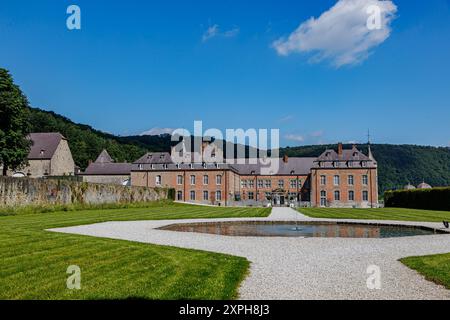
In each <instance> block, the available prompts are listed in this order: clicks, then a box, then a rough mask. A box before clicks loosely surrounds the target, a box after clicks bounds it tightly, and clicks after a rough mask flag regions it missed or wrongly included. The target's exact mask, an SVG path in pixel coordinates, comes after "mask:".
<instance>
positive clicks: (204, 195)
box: [203, 191, 209, 201]
mask: <svg viewBox="0 0 450 320" xmlns="http://www.w3.org/2000/svg"><path fill="white" fill-rule="evenodd" d="M203 200H204V201H208V200H209V192H208V191H203Z"/></svg>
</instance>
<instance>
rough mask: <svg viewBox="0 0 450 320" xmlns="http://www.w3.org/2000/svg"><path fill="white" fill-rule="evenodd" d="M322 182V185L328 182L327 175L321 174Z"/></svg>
mask: <svg viewBox="0 0 450 320" xmlns="http://www.w3.org/2000/svg"><path fill="white" fill-rule="evenodd" d="M320 184H321V185H322V186H324V185H326V184H327V177H326V176H320Z"/></svg>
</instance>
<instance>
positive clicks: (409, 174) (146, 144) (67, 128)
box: [31, 108, 450, 192]
mask: <svg viewBox="0 0 450 320" xmlns="http://www.w3.org/2000/svg"><path fill="white" fill-rule="evenodd" d="M31 122H32V131H33V132H51V131H58V132H60V133H62V134H63V135H64V136H65V137H66V138H68V139H69V144H70V148H71V150H72V153H73V157H74V159H75V163H76V164H77V165H79V166H80V167H81V168H85V167H86V166H87V164H88V162H89V160H95V159H96V157H97V156H98V154H99V153H100V152H101V151H102V149H107V150H108V152H109V153H110V154H111V156H112V157H113V158H114V159H115V160H116V161H128V162H132V161H134V160H136V159H138V158H139V157H141V156H142V155H143V154H144V153H145V152H147V151H153V152H158V151H160V152H161V151H170V145H171V141H170V135H162V136H130V137H117V136H114V135H111V134H107V133H104V132H101V131H98V130H95V129H93V128H92V127H90V126H87V125H82V124H76V123H74V122H72V121H71V120H70V119H67V118H65V117H63V116H61V115H58V114H56V113H54V112H48V111H43V110H40V109H35V108H32V109H31ZM345 147H346V148H350V147H351V146H350V145H347V146H345ZM326 148H337V146H336V145H315V146H301V147H291V148H283V149H281V150H280V154H281V155H284V154H287V155H289V156H291V157H302V156H303V157H316V156H319V155H320V154H321V153H322V152H323V151H324V150H325V149H326ZM359 148H360V149H361V150H362V151H363V152H364V153H367V146H366V145H361V146H359ZM372 152H373V154H374V156H375V158H376V160H377V161H378V165H379V184H380V192H383V191H385V190H387V189H396V188H401V187H402V186H404V185H405V184H407V183H408V182H410V183H412V184H413V185H418V184H419V183H421V182H422V181H423V180H425V181H426V182H427V183H429V184H431V185H432V186H449V185H450V148H443V147H442V148H436V147H424V146H413V145H388V144H375V145H372Z"/></svg>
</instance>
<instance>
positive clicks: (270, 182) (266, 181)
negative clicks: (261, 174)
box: [264, 180, 272, 188]
mask: <svg viewBox="0 0 450 320" xmlns="http://www.w3.org/2000/svg"><path fill="white" fill-rule="evenodd" d="M264 186H265V187H266V188H272V181H271V180H264Z"/></svg>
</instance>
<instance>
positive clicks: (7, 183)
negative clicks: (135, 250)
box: [0, 176, 168, 207]
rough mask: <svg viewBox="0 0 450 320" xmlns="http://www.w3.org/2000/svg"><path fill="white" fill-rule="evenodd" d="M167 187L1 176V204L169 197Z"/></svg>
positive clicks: (38, 203)
mask: <svg viewBox="0 0 450 320" xmlns="http://www.w3.org/2000/svg"><path fill="white" fill-rule="evenodd" d="M167 197H168V190H167V189H152V188H146V187H123V186H118V185H108V184H90V183H85V182H73V181H65V180H52V179H32V178H11V177H3V176H0V207H13V206H28V205H69V204H107V203H132V202H148V201H156V200H165V199H167Z"/></svg>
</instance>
